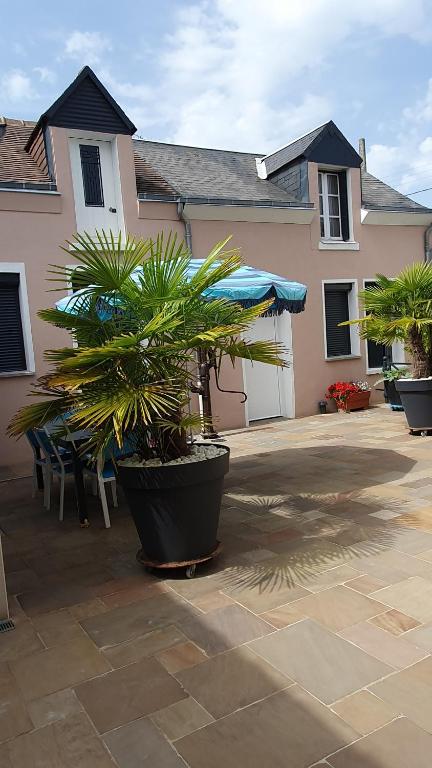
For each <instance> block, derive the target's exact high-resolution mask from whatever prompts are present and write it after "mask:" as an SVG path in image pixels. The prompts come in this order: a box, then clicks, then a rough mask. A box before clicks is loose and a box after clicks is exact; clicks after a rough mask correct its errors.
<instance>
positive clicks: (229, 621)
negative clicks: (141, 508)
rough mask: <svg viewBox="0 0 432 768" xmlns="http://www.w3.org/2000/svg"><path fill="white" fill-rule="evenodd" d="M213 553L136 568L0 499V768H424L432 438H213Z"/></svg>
mask: <svg viewBox="0 0 432 768" xmlns="http://www.w3.org/2000/svg"><path fill="white" fill-rule="evenodd" d="M226 439H227V442H228V443H229V445H230V446H231V449H232V471H231V473H230V475H229V476H228V479H227V484H226V493H225V497H224V502H223V511H222V518H221V526H220V538H221V540H222V542H223V552H222V554H221V555H220V557H219V558H218V559H217V560H215V561H214V562H213V563H211V564H210V565H208V566H205V567H202V568H201V570H200V571H199V573H198V575H197V577H196V578H195V579H194V580H187V579H185V577H184V573H173V572H165V573H164V574H162V575H161V577H160V578H157V577H155V576H152V575H150V574H147V573H145V572H143V571H142V570H141V569H140V567H139V566H138V565H137V564H136V563H135V560H134V557H135V552H136V550H137V546H138V545H137V537H136V533H135V531H134V528H133V525H132V524H131V521H130V519H129V517H128V514H127V512H126V509H125V507H124V505H122V506H121V507H120V509H119V510H112V514H111V519H112V524H113V525H112V529H111V530H109V531H107V530H105V529H104V528H103V527H102V516H101V513H100V510H99V507H98V502H97V500H96V499H93V498H92V499H91V501H90V504H91V516H92V526H91V527H90V528H89V529H86V530H81V529H80V528H79V527H78V526H77V522H76V519H75V514H74V509H73V493H72V489H71V488H69V489H67V493H66V495H67V499H68V503H67V508H66V519H65V522H64V523H63V524H61V523H58V522H57V520H56V514H55V512H54V511H52V512H51V513H47V512H45V511H44V510H43V508H42V502H41V499H40V498H37V499H35V500H32V499H31V490H30V481H28V480H23V481H17V482H13V483H5V484H3V485H2V486H0V487H1V507H0V525H1V528H2V530H3V534H4V536H3V544H4V551H5V559H6V569H7V577H8V588H9V593H10V595H11V607H12V614H13V618H14V621H15V624H16V629H15V630H14V631H12V632H9V633H5V634H2V635H0V741H2V742H4V743H3V744H2V745H1V747H0V765H1V766H2V768H3V767H4V768H62V767H63V766H64V767H65V768H72V766H73V768H108V767H109V766H111V768H112V767H113V766H119V768H150V767H151V768H181V766H183V767H184V766H185V765H186V766H190V768H220V766H224V768H243V767H244V768H246V767H247V768H263V766H272V768H279V767H280V768H282V767H284V768H285V767H286V766H289V768H308V766H312V765H323V766H327V768H328V766H332V768H390V767H391V768H407V766H415V768H430V765H431V757H430V755H431V753H432V655H431V654H432V464H431V448H432V438H427V437H426V438H421V437H417V438H415V437H411V436H409V435H408V433H407V430H406V427H405V422H404V416H403V414H399V413H391V412H390V411H389V410H387V409H385V408H384V407H380V408H376V409H373V410H370V411H367V412H365V413H357V414H354V413H353V414H351V415H337V414H336V415H328V416H319V417H311V418H308V419H302V420H298V421H295V422H274V423H272V424H266V425H263V426H262V427H261V428H259V429H255V430H251V431H247V432H243V433H237V434H232V435H229V436H227V438H226Z"/></svg>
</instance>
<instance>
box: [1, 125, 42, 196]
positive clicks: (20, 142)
mask: <svg viewBox="0 0 432 768" xmlns="http://www.w3.org/2000/svg"><path fill="white" fill-rule="evenodd" d="M35 125H36V123H34V122H31V121H30V120H25V121H24V120H13V119H11V118H0V184H1V182H2V181H3V182H18V183H30V184H49V183H50V179H49V177H48V175H47V174H46V173H44V171H42V170H41V169H40V168H39V166H38V165H37V164H36V162H35V161H34V159H33V158H32V156H31V155H29V153H28V152H26V151H25V150H24V147H25V145H26V143H27V141H28V138H29V136H30V134H31V132H32V130H33V128H34V126H35Z"/></svg>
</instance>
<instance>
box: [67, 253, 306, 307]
mask: <svg viewBox="0 0 432 768" xmlns="http://www.w3.org/2000/svg"><path fill="white" fill-rule="evenodd" d="M203 262H204V259H191V261H190V263H189V266H188V270H187V274H188V277H189V278H192V277H193V276H194V275H195V273H196V272H197V271H198V269H199V268H200V267H201V265H202V264H203ZM135 275H136V278H137V280H138V276H139V269H137V270H136V272H135ZM306 293H307V288H306V286H305V285H303V284H302V283H296V282H294V281H292V280H287V279H286V278H285V277H281V276H280V275H274V274H272V273H271V272H265V271H264V270H261V269H255V267H249V266H246V265H244V266H241V267H240V268H239V269H237V270H236V271H235V272H233V274H232V275H230V277H226V278H224V279H223V280H219V282H218V283H216V284H215V285H213V286H211V287H210V288H207V289H206V290H205V291H204V292H203V296H204V297H205V298H207V299H209V300H210V299H220V298H224V299H228V300H229V301H235V302H237V303H238V304H241V305H242V306H243V307H252V306H254V305H255V304H259V303H260V302H261V301H265V300H266V299H273V303H272V305H271V306H270V308H269V309H268V310H267V312H266V314H267V315H280V314H282V312H291V313H293V314H295V313H298V312H303V310H304V308H305V303H306ZM85 302H86V290H85V289H82V290H80V291H76V293H74V294H72V296H65V298H64V299H60V300H59V301H57V302H56V307H57V309H59V310H61V311H63V312H69V313H70V314H72V315H77V314H79V312H80V310H82V309H83V307H85ZM107 303H109V302H103V305H102V303H101V308H100V317H101V319H104V316H105V317H106V318H108V317H109V316H110V312H109V310H108V308H107Z"/></svg>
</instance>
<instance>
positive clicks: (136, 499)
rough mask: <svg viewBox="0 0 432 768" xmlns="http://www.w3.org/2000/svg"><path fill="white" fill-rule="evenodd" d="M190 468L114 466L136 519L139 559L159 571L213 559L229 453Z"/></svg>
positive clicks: (191, 465) (189, 465) (178, 466)
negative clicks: (164, 566) (172, 565)
mask: <svg viewBox="0 0 432 768" xmlns="http://www.w3.org/2000/svg"><path fill="white" fill-rule="evenodd" d="M218 447H221V448H224V453H223V454H220V455H219V456H216V457H214V458H211V459H206V460H204V461H197V462H192V463H190V464H172V465H166V466H163V465H162V466H160V467H133V466H132V467H130V466H121V464H120V465H119V466H118V478H119V482H120V484H121V486H122V487H123V490H124V492H125V496H126V500H127V503H128V505H129V509H130V512H131V514H132V517H133V519H134V522H135V525H136V529H137V532H138V536H139V538H140V541H141V544H142V548H143V553H144V554H145V556H146V558H147V559H148V560H151V561H153V562H154V563H158V564H160V565H162V564H164V563H166V564H168V563H182V562H186V561H191V560H195V559H198V558H202V557H205V556H206V555H209V554H211V553H212V552H213V551H214V550H215V549H216V546H217V529H218V524H219V515H220V507H221V501H222V493H223V480H224V475H226V473H227V472H228V469H229V448H228V447H227V446H218Z"/></svg>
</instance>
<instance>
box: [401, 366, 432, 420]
mask: <svg viewBox="0 0 432 768" xmlns="http://www.w3.org/2000/svg"><path fill="white" fill-rule="evenodd" d="M396 389H397V391H398V392H399V394H400V397H401V400H402V405H403V407H404V410H405V415H406V418H407V422H408V426H409V427H410V429H415V430H426V429H432V379H399V380H398V381H396Z"/></svg>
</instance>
